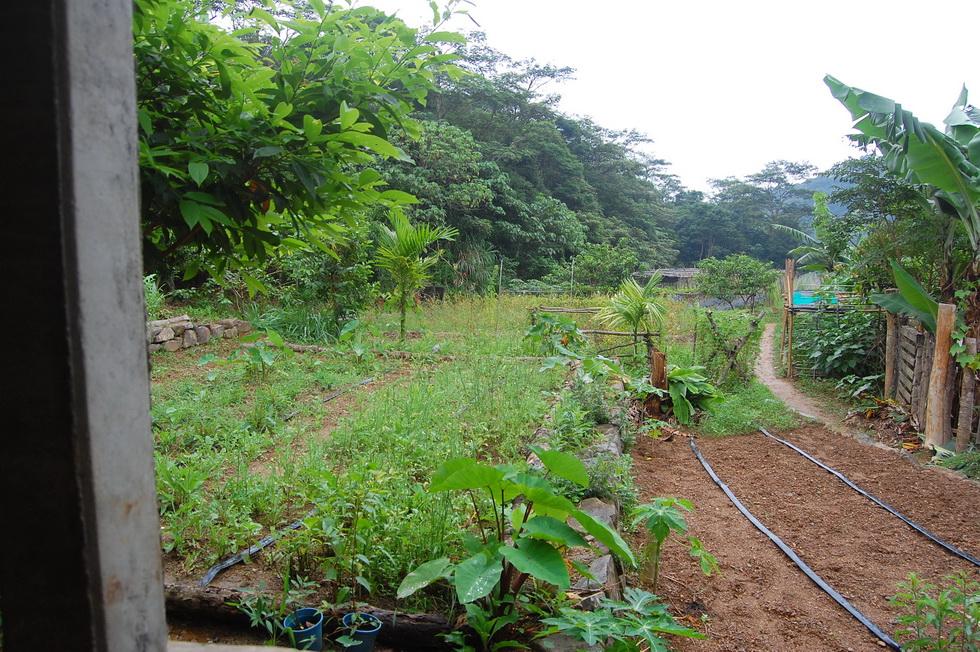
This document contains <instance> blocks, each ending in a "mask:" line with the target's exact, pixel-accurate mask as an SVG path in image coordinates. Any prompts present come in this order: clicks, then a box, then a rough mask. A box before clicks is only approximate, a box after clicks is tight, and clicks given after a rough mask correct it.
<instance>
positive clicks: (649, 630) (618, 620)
mask: <svg viewBox="0 0 980 652" xmlns="http://www.w3.org/2000/svg"><path fill="white" fill-rule="evenodd" d="M624 598H625V599H624V600H621V601H618V600H610V599H609V598H602V601H601V603H600V607H599V608H598V609H596V610H595V611H579V610H577V609H570V608H568V607H562V608H560V610H559V614H560V615H558V616H555V617H553V618H545V619H543V620H542V621H541V622H543V623H545V624H546V625H551V628H550V629H548V630H547V631H545V632H542V633H541V635H540V636H549V635H551V634H556V633H558V632H562V633H564V634H566V635H568V636H571V637H572V638H574V639H575V640H578V641H582V642H583V643H585V644H586V645H602V646H603V649H605V650H613V651H614V652H629V651H634V650H641V649H648V650H667V649H669V648H668V645H669V644H668V642H667V641H666V640H665V639H664V638H663V637H662V636H660V634H673V635H674V636H687V637H690V638H705V637H704V635H703V634H699V633H698V632H697V631H695V630H693V629H690V628H687V627H684V626H683V625H680V624H678V623H677V621H676V620H674V617H673V616H671V615H670V612H669V611H667V606H666V605H664V604H662V603H660V602H658V601H657V600H658V598H657V596H655V595H653V594H652V593H648V592H646V591H643V590H642V589H634V588H629V587H627V588H626V590H625V591H624ZM609 639H612V641H613V643H612V644H611V645H610V644H609V643H608V640H609ZM641 645H645V647H641Z"/></svg>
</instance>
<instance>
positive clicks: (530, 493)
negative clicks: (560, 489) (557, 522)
mask: <svg viewBox="0 0 980 652" xmlns="http://www.w3.org/2000/svg"><path fill="white" fill-rule="evenodd" d="M524 497H525V498H526V499H527V500H528V502H530V503H534V504H533V505H532V509H533V510H534V512H535V513H536V514H544V515H547V516H554V515H556V514H557V515H559V516H567V515H568V514H571V513H572V512H573V511H575V505H574V504H572V501H570V500H569V499H568V498H565V497H564V496H556V495H555V494H554V493H552V492H551V491H549V490H548V489H542V488H541V487H531V488H529V489H528V490H527V491H526V492H524Z"/></svg>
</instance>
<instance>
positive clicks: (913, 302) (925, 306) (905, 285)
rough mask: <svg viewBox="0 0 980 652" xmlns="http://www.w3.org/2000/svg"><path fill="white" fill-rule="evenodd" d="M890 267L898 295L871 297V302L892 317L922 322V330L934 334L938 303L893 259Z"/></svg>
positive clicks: (876, 295)
mask: <svg viewBox="0 0 980 652" xmlns="http://www.w3.org/2000/svg"><path fill="white" fill-rule="evenodd" d="M891 265H892V274H893V275H894V276H895V285H896V286H897V287H898V294H875V295H873V296H872V297H871V302H872V303H875V304H877V305H879V306H881V307H882V308H884V309H885V310H887V311H888V312H890V313H892V314H893V315H898V314H900V315H907V316H909V317H912V318H913V319H918V320H919V321H920V322H922V326H923V328H925V329H926V330H927V331H929V332H930V333H935V332H936V319H937V318H938V317H939V303H938V302H937V301H936V300H935V299H933V298H932V296H931V295H930V294H929V293H928V292H926V291H925V289H924V288H923V287H922V286H921V285H919V283H918V281H916V280H915V279H914V278H912V275H911V274H909V273H908V272H906V271H905V270H904V269H903V268H902V266H901V265H899V264H898V261H896V260H895V259H894V258H893V259H892V260H891Z"/></svg>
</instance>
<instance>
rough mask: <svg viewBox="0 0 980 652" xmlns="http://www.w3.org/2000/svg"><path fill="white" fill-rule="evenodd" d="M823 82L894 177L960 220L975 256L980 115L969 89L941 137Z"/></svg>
mask: <svg viewBox="0 0 980 652" xmlns="http://www.w3.org/2000/svg"><path fill="white" fill-rule="evenodd" d="M824 82H825V83H826V84H827V86H828V87H829V88H830V90H831V92H832V93H833V95H834V97H835V98H837V99H838V100H839V101H840V102H841V103H842V104H843V105H844V106H845V107H847V109H848V111H850V112H851V117H852V118H853V119H854V120H855V121H856V122H855V124H854V128H855V129H857V130H858V131H860V132H861V133H860V134H857V135H854V136H852V138H853V139H854V140H855V141H856V142H858V143H860V144H863V145H874V146H875V147H877V148H878V150H879V151H880V152H881V153H882V155H883V156H884V159H885V163H886V165H887V166H888V168H889V169H890V170H891V171H892V172H893V173H895V174H897V175H899V176H901V177H903V178H905V179H907V180H909V181H911V182H912V183H915V184H919V185H920V186H921V187H922V190H923V191H924V193H925V194H926V195H927V196H928V197H929V198H930V199H931V200H932V201H933V203H934V204H935V206H936V207H937V208H938V209H939V210H940V211H942V212H943V213H945V214H946V215H949V216H951V217H954V218H957V219H959V220H960V221H961V222H962V223H963V226H964V227H965V229H966V233H967V235H968V236H969V238H970V244H971V246H972V247H973V251H974V252H977V251H980V207H978V206H980V167H978V166H980V111H978V110H977V109H976V108H974V107H972V106H970V105H969V104H968V103H967V90H966V88H964V89H963V90H962V91H961V92H960V95H959V97H958V98H957V100H956V103H955V104H954V105H953V109H952V111H951V112H950V114H949V115H948V116H947V117H946V119H945V121H944V122H945V124H946V129H945V131H940V130H939V129H937V128H936V127H935V126H933V125H931V124H929V123H927V122H921V121H920V120H919V119H918V118H916V117H915V116H914V115H912V113H910V112H909V111H907V110H905V109H904V108H902V105H901V104H897V103H896V102H894V101H892V100H890V99H888V98H885V97H882V96H880V95H875V94H874V93H869V92H867V91H863V90H861V89H859V88H854V87H852V86H846V85H845V84H843V83H842V82H840V81H839V80H837V79H835V78H834V77H831V76H830V75H827V76H826V77H825V78H824Z"/></svg>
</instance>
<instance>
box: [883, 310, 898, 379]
mask: <svg viewBox="0 0 980 652" xmlns="http://www.w3.org/2000/svg"><path fill="white" fill-rule="evenodd" d="M885 320H886V322H887V331H886V335H885V398H894V396H895V368H896V367H897V365H896V364H895V363H896V362H898V359H897V358H898V320H896V319H895V315H893V314H891V313H890V312H886V313H885Z"/></svg>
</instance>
